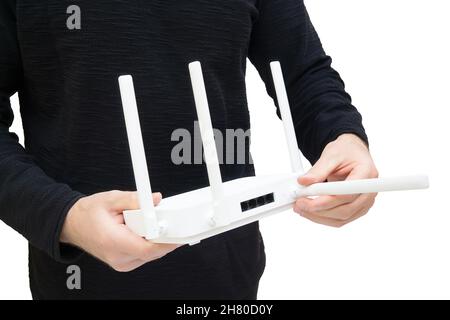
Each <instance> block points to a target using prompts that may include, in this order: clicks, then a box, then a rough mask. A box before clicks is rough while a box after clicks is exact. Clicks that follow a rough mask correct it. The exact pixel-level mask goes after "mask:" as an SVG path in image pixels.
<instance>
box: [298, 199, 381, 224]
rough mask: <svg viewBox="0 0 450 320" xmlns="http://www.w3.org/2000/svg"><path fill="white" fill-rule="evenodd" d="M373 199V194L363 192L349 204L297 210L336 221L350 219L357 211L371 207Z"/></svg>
mask: <svg viewBox="0 0 450 320" xmlns="http://www.w3.org/2000/svg"><path fill="white" fill-rule="evenodd" d="M374 199H375V195H374V194H365V195H360V196H358V198H356V200H355V201H353V202H351V203H349V204H345V205H341V206H339V207H336V208H333V209H330V210H322V211H316V212H308V211H305V212H303V211H302V210H300V208H298V210H299V211H300V212H303V213H304V214H307V215H309V216H317V217H321V218H327V219H334V220H338V221H347V220H350V219H351V218H352V217H353V216H354V215H356V214H358V212H361V211H362V210H363V209H365V208H366V207H367V206H369V207H371V206H372V205H373V202H374Z"/></svg>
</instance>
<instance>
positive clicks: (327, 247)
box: [0, 0, 450, 299]
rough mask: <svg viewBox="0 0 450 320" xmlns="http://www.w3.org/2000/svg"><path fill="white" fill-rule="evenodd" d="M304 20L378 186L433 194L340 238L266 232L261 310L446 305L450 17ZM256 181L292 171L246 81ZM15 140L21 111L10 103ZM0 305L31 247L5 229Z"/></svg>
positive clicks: (351, 3) (386, 205)
mask: <svg viewBox="0 0 450 320" xmlns="http://www.w3.org/2000/svg"><path fill="white" fill-rule="evenodd" d="M306 4H307V7H308V9H309V12H310V15H311V18H312V20H313V23H314V24H315V27H316V29H317V31H318V33H319V35H320V36H321V39H322V42H323V44H324V47H325V49H326V51H327V53H328V54H330V55H331V56H332V57H333V59H334V67H335V68H336V69H337V70H338V71H339V72H340V74H341V76H342V77H343V79H344V80H345V82H346V85H347V89H348V91H349V92H350V93H351V94H352V96H353V100H354V104H355V105H356V106H357V107H358V108H359V110H360V112H361V113H362V115H363V118H364V124H365V126H366V129H367V132H368V134H369V138H370V142H371V151H372V154H373V157H374V159H375V161H376V163H377V166H378V169H379V171H380V173H381V175H386V176H389V175H401V174H409V173H428V174H429V175H430V178H431V189H429V190H427V191H412V192H399V193H385V194H381V195H380V196H379V197H378V200H377V203H376V205H375V207H374V208H373V209H372V210H371V212H370V213H369V215H367V216H366V217H364V218H362V219H360V220H359V221H356V222H354V223H353V224H351V225H349V226H346V227H344V228H341V229H331V228H327V227H324V226H320V225H316V224H313V223H311V222H309V221H306V220H303V219H301V218H300V217H298V216H297V215H296V214H294V213H292V212H286V213H283V214H280V215H277V216H274V217H270V218H267V219H266V220H264V221H263V222H262V223H261V224H262V232H263V235H264V238H265V244H266V252H267V268H266V272H265V274H264V276H263V278H262V281H261V286H260V293H259V298H261V299H315V298H325V299H330V298H343V299H348V298H356V299H359V298H361V299H366V298H375V299H377V298H387V299H391V298H450V259H449V255H450V250H449V245H450V230H449V227H450V210H449V209H448V207H447V205H446V204H447V201H446V197H447V196H448V195H447V193H446V191H447V190H446V189H444V185H445V181H446V180H447V181H448V178H449V175H448V165H449V163H450V154H449V152H448V151H447V147H448V143H447V137H448V136H449V135H448V130H449V124H448V119H447V116H448V115H449V107H450V105H449V101H448V91H449V89H450V88H449V75H450V62H449V57H450V45H449V41H450V40H449V38H450V36H449V33H450V20H449V19H448V14H449V12H450V11H449V10H450V5H449V4H448V1H445V0H441V1H439V0H429V1H426V2H424V1H417V0H377V1H361V0H340V1H336V0H309V1H307V2H306ZM247 85H248V99H249V107H250V111H251V115H252V130H253V131H252V134H253V138H252V152H253V158H254V161H255V165H256V170H257V173H258V174H265V173H276V172H283V171H287V170H288V168H289V162H288V155H287V150H286V147H285V145H284V144H283V143H284V142H283V143H280V141H284V140H283V139H284V138H283V131H282V127H281V123H280V122H279V120H278V118H277V117H276V115H275V113H274V107H273V103H272V101H271V100H270V98H268V97H267V96H266V95H264V94H263V93H265V89H264V85H263V83H262V82H261V80H260V79H259V77H258V74H257V72H256V71H255V69H254V68H253V67H252V66H250V65H249V69H248V82H247ZM12 102H13V105H14V111H15V113H16V121H15V123H14V126H13V128H12V131H15V132H17V133H19V134H20V136H21V139H22V141H23V135H22V133H21V123H20V117H19V116H18V101H17V98H16V97H14V98H13V99H12ZM0 252H1V258H0V259H1V263H0V299H29V298H30V293H29V289H28V270H27V267H28V266H27V264H28V261H27V243H26V241H25V240H24V239H23V238H22V237H21V236H19V235H18V234H17V233H15V232H14V231H13V230H12V229H10V228H9V227H7V226H6V225H4V224H3V223H0Z"/></svg>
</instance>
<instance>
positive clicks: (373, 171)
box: [370, 167, 380, 178]
mask: <svg viewBox="0 0 450 320" xmlns="http://www.w3.org/2000/svg"><path fill="white" fill-rule="evenodd" d="M379 176H380V173H379V172H378V170H377V168H375V167H372V169H371V170H370V177H371V178H378V177H379Z"/></svg>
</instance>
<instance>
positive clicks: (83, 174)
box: [0, 0, 366, 298]
mask: <svg viewBox="0 0 450 320" xmlns="http://www.w3.org/2000/svg"><path fill="white" fill-rule="evenodd" d="M70 5H77V6H78V7H79V8H80V13H81V14H80V21H79V22H80V25H79V27H80V28H79V29H78V28H69V27H71V26H74V25H73V23H74V21H75V20H70V21H69V24H67V19H68V18H71V14H72V13H73V12H71V11H70V10H69V13H67V11H68V10H67V8H68V7H69V6H70ZM72 18H74V16H72ZM75 22H77V21H75ZM247 57H248V58H250V60H251V62H252V63H253V64H254V65H255V66H256V67H257V69H258V71H259V73H260V75H261V77H262V79H263V80H264V82H265V83H266V87H267V91H268V93H269V95H270V96H272V97H273V98H274V100H275V95H274V88H273V85H272V79H271V76H270V70H269V62H270V61H272V60H280V62H281V64H282V67H283V70H284V75H285V80H286V84H287V89H288V95H289V99H290V103H291V109H292V115H293V119H294V124H295V129H296V134H297V139H298V141H299V146H300V148H301V150H302V152H303V153H304V154H305V155H306V157H307V158H308V159H309V160H310V161H312V162H314V161H316V160H317V159H318V157H319V156H320V153H321V151H322V149H323V148H324V146H325V145H326V144H327V143H328V142H330V141H332V140H334V139H335V138H336V137H337V136H338V135H340V134H342V133H344V132H352V133H355V134H357V135H359V136H360V137H361V138H362V139H364V140H365V139H366V135H365V133H364V129H363V127H362V124H361V117H360V114H359V113H358V112H357V110H356V109H355V108H354V107H353V106H352V105H351V100H350V97H349V95H348V94H347V93H346V92H345V90H344V85H343V82H342V81H341V79H340V77H339V75H338V73H337V72H336V71H335V70H333V69H332V68H331V66H330V65H331V59H330V58H329V57H328V56H327V55H326V54H325V53H324V51H323V49H322V46H321V43H320V40H319V38H318V36H317V34H316V32H315V30H314V28H313V26H312V24H311V22H310V19H309V17H308V14H307V11H306V9H305V7H304V4H303V1H300V0H151V1H137V0H114V1H111V0H96V1H91V0H75V1H74V0H70V1H69V0H39V1H36V0H2V1H0V218H1V219H2V220H3V221H4V222H5V223H7V224H8V225H9V226H11V227H12V228H14V229H16V230H17V231H18V232H20V233H21V234H22V235H23V236H24V237H26V238H27V239H28V241H29V243H30V255H29V257H30V264H29V266H30V284H31V290H32V294H33V296H34V297H35V298H244V297H249V296H251V295H252V294H253V293H254V291H255V288H256V287H257V283H258V281H259V278H260V276H261V274H262V272H263V269H264V264H265V256H264V248H263V242H262V239H261V237H260V234H259V231H258V225H257V224H256V223H255V224H251V225H249V226H246V227H242V228H240V229H238V230H234V231H231V232H228V233H225V234H222V235H219V236H216V237H214V238H211V239H209V240H206V241H203V242H202V243H200V244H198V245H196V246H193V247H189V246H185V247H183V248H181V249H179V250H177V251H175V252H173V253H171V254H169V255H168V256H167V257H165V258H164V259H161V260H158V261H156V262H152V263H149V264H147V265H145V266H143V267H141V268H139V269H138V270H136V271H133V272H130V273H117V272H115V271H113V270H112V269H111V268H109V267H108V266H106V265H105V264H103V263H102V262H100V261H98V260H96V259H95V258H93V257H91V256H89V255H88V254H82V255H79V252H78V251H77V250H76V249H74V248H70V247H67V246H63V245H61V244H60V243H59V235H60V231H61V227H62V224H63V222H64V219H65V216H66V214H67V212H68V210H69V209H70V208H71V206H72V205H73V204H74V203H75V202H76V201H77V200H78V199H79V198H80V197H82V196H83V195H89V194H93V193H96V192H100V191H106V190H112V189H121V190H134V189H135V183H134V179H133V173H132V166H131V161H130V155H129V150H128V144H127V139H126V131H125V126H124V118H123V114H122V109H121V100H120V95H119V89H118V85H117V77H118V76H119V75H121V74H132V75H133V77H134V82H135V87H136V94H137V100H138V105H139V108H140V115H141V122H142V125H143V128H142V130H143V135H144V140H145V146H146V150H147V151H148V154H147V158H148V161H149V163H150V164H151V172H150V175H151V180H152V186H153V189H154V190H155V191H160V192H162V193H163V194H164V195H165V196H170V195H173V194H177V193H181V192H184V191H187V190H191V189H194V188H198V187H202V186H205V185H207V184H208V179H207V174H206V169H205V167H204V166H203V165H175V164H173V163H172V162H171V158H170V154H171V150H172V147H173V146H174V144H175V143H176V142H172V141H171V139H170V137H171V133H172V132H173V130H175V129H177V128H187V129H189V130H193V126H194V121H195V120H196V112H195V107H194V100H193V95H192V90H191V87H190V80H189V74H188V69H187V64H188V63H189V62H191V61H194V60H199V61H201V62H202V65H203V69H204V73H205V81H206V87H207V92H208V98H209V102H210V108H211V115H212V121H213V125H214V127H215V128H218V129H220V130H225V129H226V128H232V129H237V128H241V129H244V130H246V129H248V128H249V125H250V124H249V114H248V108H247V102H246V90H245V82H244V81H245V69H246V59H247ZM17 91H18V92H19V97H20V106H21V109H20V111H21V117H22V121H23V128H24V133H25V148H23V147H21V146H20V145H19V143H18V139H17V136H16V135H15V134H14V133H11V132H9V127H10V126H11V123H12V121H13V113H12V110H11V107H10V102H9V98H10V96H11V95H12V94H13V93H15V92H17ZM268 130H270V129H269V128H268ZM246 152H248V145H247V150H246ZM221 170H222V174H223V177H224V179H226V180H229V179H234V178H238V177H243V176H247V175H252V174H253V167H252V166H251V165H250V164H244V165H242V164H241V165H237V164H236V165H222V167H221ZM2 245H6V244H0V247H1V246H2ZM74 257H78V258H77V259H76V260H75V261H72V260H71V258H74ZM69 262H70V263H75V264H77V265H78V266H80V268H81V270H82V289H81V290H69V289H68V288H67V287H66V279H67V276H68V275H67V273H66V268H67V265H68V263H69Z"/></svg>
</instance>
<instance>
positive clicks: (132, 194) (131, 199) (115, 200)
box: [111, 191, 162, 211]
mask: <svg viewBox="0 0 450 320" xmlns="http://www.w3.org/2000/svg"><path fill="white" fill-rule="evenodd" d="M161 199H162V194H161V193H160V192H156V193H153V203H154V204H155V206H156V205H158V204H159V203H160V202H161ZM111 200H112V201H111V202H112V209H113V210H117V211H123V210H137V209H139V208H140V205H139V196H138V193H137V192H136V191H119V192H113V195H112V199H111Z"/></svg>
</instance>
